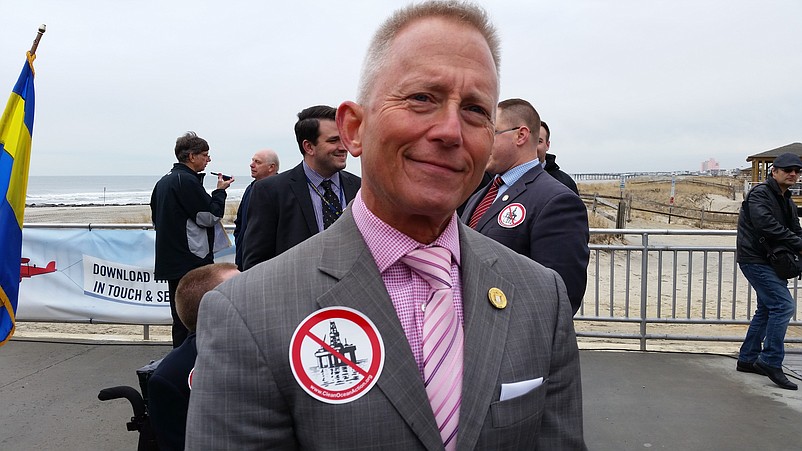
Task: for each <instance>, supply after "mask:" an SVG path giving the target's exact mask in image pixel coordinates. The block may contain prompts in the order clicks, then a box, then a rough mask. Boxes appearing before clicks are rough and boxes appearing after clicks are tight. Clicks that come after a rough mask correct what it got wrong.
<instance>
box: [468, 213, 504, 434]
mask: <svg viewBox="0 0 802 451" xmlns="http://www.w3.org/2000/svg"><path fill="white" fill-rule="evenodd" d="M460 249H461V253H462V260H461V274H462V305H463V309H464V317H465V318H464V324H465V327H464V331H465V349H464V355H463V359H464V370H463V376H462V403H461V405H460V420H459V434H458V438H457V440H458V442H457V447H458V448H459V449H474V448H475V447H476V442H477V440H478V439H479V433H480V431H481V430H482V425H483V424H484V421H485V419H486V417H487V412H488V406H489V405H490V403H491V402H492V401H493V400H494V397H496V393H497V390H500V388H499V386H498V383H499V382H498V377H499V371H500V368H501V359H502V358H503V356H504V347H505V343H506V341H507V333H508V327H509V320H510V310H511V309H508V308H505V309H497V308H495V307H493V306H492V305H491V304H490V302H489V298H488V291H489V290H490V288H494V287H495V288H499V289H500V290H501V291H502V292H504V294H505V295H506V296H507V299H508V300H510V301H512V300H513V299H514V295H515V289H514V285H513V284H512V283H511V282H509V281H507V280H506V279H504V278H503V277H502V276H501V275H500V274H498V273H497V272H496V271H495V270H494V269H493V265H494V264H495V262H496V260H497V258H496V257H495V253H494V252H493V250H492V249H490V248H489V247H488V246H487V245H486V242H485V239H483V238H482V237H479V236H477V235H475V232H474V231H472V230H471V229H470V228H469V227H468V226H467V225H465V224H460Z"/></svg>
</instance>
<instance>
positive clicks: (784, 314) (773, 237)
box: [736, 153, 802, 390]
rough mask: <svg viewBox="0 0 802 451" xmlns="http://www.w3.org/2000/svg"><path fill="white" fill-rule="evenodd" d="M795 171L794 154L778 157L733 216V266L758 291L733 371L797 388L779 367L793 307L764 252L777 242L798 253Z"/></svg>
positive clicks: (800, 231) (801, 247) (799, 162)
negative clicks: (735, 221) (735, 225)
mask: <svg viewBox="0 0 802 451" xmlns="http://www.w3.org/2000/svg"><path fill="white" fill-rule="evenodd" d="M800 171H802V159H800V158H799V156H797V155H794V154H791V153H784V154H782V155H780V156H778V157H777V158H776V159H775V160H774V164H773V165H772V168H771V177H769V178H768V179H767V180H766V181H765V182H764V183H761V184H759V185H757V186H755V187H754V188H752V190H751V191H750V192H749V194H748V195H747V197H746V200H744V202H743V206H742V208H741V214H740V215H739V217H738V239H737V255H738V266H740V268H741V272H743V274H744V276H745V277H746V280H748V281H749V283H750V284H751V285H752V287H753V288H754V289H755V292H756V293H757V309H756V310H755V314H754V316H752V321H751V323H750V324H749V330H748V331H747V332H746V338H744V343H743V345H741V351H740V354H739V355H738V364H737V367H736V369H737V370H738V371H743V372H747V373H757V374H762V375H766V376H768V377H769V379H771V381H772V382H774V383H775V384H777V385H778V386H780V387H781V388H784V389H787V390H796V389H797V386H796V384H794V383H793V382H791V381H789V380H788V378H787V377H786V376H785V374H784V373H783V369H782V363H783V358H784V357H785V346H784V341H785V332H786V330H787V328H788V322H789V321H790V320H791V317H792V316H793V315H794V312H795V311H796V301H795V300H794V298H793V297H792V296H791V293H790V292H789V291H788V281H787V280H785V279H782V278H780V277H779V276H778V275H777V273H775V271H774V269H773V268H772V266H771V265H770V264H769V260H768V257H767V254H768V249H769V248H774V247H776V246H779V245H784V246H786V247H788V248H789V249H791V250H793V251H794V252H797V253H802V228H800V226H799V217H798V216H797V209H796V205H795V204H794V201H793V200H792V199H791V193H790V191H788V188H790V187H791V186H793V185H794V184H795V183H796V181H797V179H798V178H799V174H800Z"/></svg>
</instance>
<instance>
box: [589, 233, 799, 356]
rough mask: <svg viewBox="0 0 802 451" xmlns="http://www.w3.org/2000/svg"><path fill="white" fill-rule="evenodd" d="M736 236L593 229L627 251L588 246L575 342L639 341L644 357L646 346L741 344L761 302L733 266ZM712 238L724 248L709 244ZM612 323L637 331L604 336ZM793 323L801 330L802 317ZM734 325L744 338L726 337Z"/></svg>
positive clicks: (794, 286) (794, 290)
mask: <svg viewBox="0 0 802 451" xmlns="http://www.w3.org/2000/svg"><path fill="white" fill-rule="evenodd" d="M735 235H736V231H735V230H653V229H591V236H602V237H616V236H617V237H619V239H618V240H617V241H621V242H622V244H591V245H590V249H591V258H590V264H589V265H588V287H587V291H586V293H585V298H584V301H583V304H582V306H581V308H580V310H579V312H578V313H577V315H576V316H575V317H574V319H575V324H576V325H577V336H580V337H595V338H608V339H609V338H613V339H636V340H639V341H640V349H641V350H646V343H647V341H648V340H677V341H722V342H723V341H732V342H739V341H742V340H743V333H744V331H743V325H747V324H749V321H750V319H751V317H752V313H753V311H754V307H755V303H754V298H755V296H754V290H753V289H752V288H751V286H750V285H749V283H748V282H747V280H746V279H745V278H744V276H743V275H742V274H741V272H740V270H739V269H738V265H737V263H736V262H735ZM631 237H634V239H631ZM714 237H718V238H716V241H719V243H716V244H711V243H710V241H712V238H714ZM721 237H723V238H721ZM621 238H626V239H621ZM638 238H639V241H640V242H639V243H636V242H637V241H638ZM592 241H594V240H592ZM723 242H726V243H723ZM644 274H645V277H644V276H643V275H644ZM789 288H790V289H791V294H792V296H793V297H794V298H795V299H797V297H798V294H799V281H798V280H793V281H790V285H789ZM610 323H624V324H628V325H629V328H630V329H636V330H630V331H628V332H627V331H622V330H620V329H622V328H623V329H626V328H627V326H622V327H621V328H616V329H617V330H614V331H606V330H609V329H610ZM790 324H791V325H792V326H800V325H802V322H799V321H798V319H797V315H796V313H795V314H794V317H793V318H792V321H791V323H790ZM695 325H701V327H700V326H695ZM733 326H738V327H737V329H738V335H729V334H728V333H731V329H734V327H733ZM677 332H685V333H677ZM702 332H705V333H702ZM786 342H787V343H802V339H800V338H795V337H787V338H786Z"/></svg>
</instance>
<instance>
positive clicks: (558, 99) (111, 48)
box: [0, 0, 802, 175]
mask: <svg viewBox="0 0 802 451" xmlns="http://www.w3.org/2000/svg"><path fill="white" fill-rule="evenodd" d="M406 3H407V2H403V1H390V0H369V1H368V0H365V1H349V0H338V1H331V0H328V1H318V0H313V1H306V0H298V1H283V2H258V1H254V0H251V1H240V0H228V1H225V2H223V1H211V0H192V1H190V0H137V1H134V0H115V1H108V0H98V1H89V0H75V1H63V0H25V1H11V0H3V2H2V3H0V17H2V18H3V26H2V27H0V99H2V102H3V104H5V100H6V99H7V98H8V97H7V96H8V94H9V93H10V92H11V88H12V87H13V85H14V83H15V82H16V79H17V77H18V76H19V72H20V69H21V68H22V65H23V62H24V54H25V51H26V50H28V49H29V48H30V45H31V42H32V41H33V38H34V37H35V36H36V29H37V27H38V26H39V24H41V23H45V24H47V32H46V33H45V35H44V37H43V39H42V42H41V44H40V46H39V50H38V52H37V56H38V58H37V60H36V63H35V68H36V119H35V126H34V136H33V155H32V158H31V174H32V175H57V174H72V175H107V174H108V175H158V174H162V173H164V172H166V171H167V170H168V169H169V167H170V166H171V165H172V163H173V162H174V161H175V157H174V154H173V148H174V146H175V139H176V138H177V137H178V136H179V135H181V134H182V133H184V132H185V131H187V130H194V131H196V132H197V133H198V134H199V135H200V136H202V137H204V138H205V139H207V140H208V141H209V144H210V146H211V155H212V163H211V164H210V166H209V168H208V169H209V170H213V171H223V172H227V173H233V174H235V175H237V174H248V168H247V165H248V163H249V162H250V157H251V155H252V154H253V152H254V151H255V150H257V149H259V148H264V147H270V148H273V149H275V150H276V151H277V152H279V156H280V158H281V165H282V170H286V169H289V168H291V167H292V166H294V165H296V164H298V163H299V162H300V161H301V155H300V152H299V151H298V148H297V145H296V143H295V138H294V134H293V131H292V130H293V124H294V123H295V120H296V114H297V113H298V111H300V110H302V109H303V108H305V107H307V106H310V105H315V104H329V105H332V106H337V105H338V104H339V103H340V102H342V101H344V100H353V99H354V98H355V93H356V86H357V77H358V74H359V68H360V65H361V62H362V57H363V55H364V53H365V49H366V47H367V44H368V41H369V39H370V37H371V35H372V33H373V31H374V30H375V28H376V26H377V25H378V23H379V22H380V21H381V20H383V19H384V18H386V17H387V15H388V14H389V13H390V12H391V11H392V10H394V9H396V8H397V7H399V6H401V5H405V4H406ZM479 3H480V4H482V5H484V7H485V8H486V9H487V10H488V12H489V13H490V16H491V17H492V19H493V22H494V23H495V25H496V26H497V28H498V29H499V31H500V35H501V39H502V58H501V60H502V62H501V99H505V98H511V97H520V98H523V99H526V100H529V101H530V102H532V104H533V105H535V107H536V108H537V110H538V111H539V112H540V114H541V116H542V118H543V119H544V120H545V121H547V122H548V123H549V125H550V126H551V129H552V139H551V144H552V147H551V152H552V153H554V154H556V155H557V156H558V159H557V162H558V163H559V164H560V166H561V167H562V169H563V170H565V171H566V172H569V173H582V172H631V171H641V170H643V171H654V170H667V171H674V170H699V168H700V165H701V162H702V161H705V160H707V159H709V158H715V159H716V160H717V161H718V162H719V163H720V165H721V167H722V168H736V167H745V166H747V163H746V161H745V159H746V156H748V155H751V154H754V153H758V152H762V151H765V150H769V149H773V148H775V147H779V146H783V145H786V144H789V143H792V142H800V141H802V79H801V78H800V77H801V76H802V1H799V0H787V1H780V0H765V1H759V2H758V1H739V0H709V1H706V0H670V1H668V0H667V1H650V0H608V1H601V0H573V1H538V0H521V1H514V0H482V1H480V2H479ZM348 164H349V167H348V169H349V170H351V171H352V172H356V173H360V172H361V171H360V170H359V161H358V160H353V159H351V160H349V163H348Z"/></svg>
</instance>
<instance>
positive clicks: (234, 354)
mask: <svg viewBox="0 0 802 451" xmlns="http://www.w3.org/2000/svg"><path fill="white" fill-rule="evenodd" d="M498 54H499V50H498V40H497V38H496V34H495V31H494V29H493V27H492V25H490V24H489V22H488V20H487V17H486V15H485V13H484V11H483V10H482V9H480V8H478V7H476V6H473V5H470V4H464V3H462V2H453V1H445V2H443V1H434V2H425V3H422V4H418V5H415V6H410V7H407V8H404V9H402V10H399V11H397V12H396V13H395V14H394V15H393V17H392V18H391V19H390V20H388V21H387V22H385V23H384V25H383V26H382V27H381V28H380V29H379V31H378V32H377V34H376V35H375V37H374V39H373V41H372V43H371V46H370V49H369V54H368V57H367V58H366V63H365V67H364V71H363V74H362V77H361V83H360V89H359V94H358V100H359V103H354V102H345V103H343V104H342V105H340V107H339V109H338V111H337V126H338V129H339V130H340V136H341V137H342V139H343V142H344V143H345V145H346V147H347V148H348V150H349V152H350V153H351V154H352V155H353V156H355V157H360V159H361V163H362V175H363V183H362V188H361V190H360V192H359V193H358V195H357V196H356V198H355V199H354V201H353V203H352V204H351V206H350V207H349V208H348V209H347V210H346V212H345V213H344V214H343V216H342V218H340V219H339V220H338V221H337V222H336V223H334V224H333V225H332V226H331V227H330V228H328V229H327V230H325V231H323V232H322V233H320V234H318V235H315V236H313V237H312V238H310V239H308V240H306V241H304V242H303V243H301V244H299V245H298V246H296V247H294V248H292V249H290V250H288V251H287V252H285V253H284V254H282V255H280V256H278V257H276V258H274V259H271V260H268V261H266V262H264V263H262V264H259V265H257V266H255V267H254V268H252V269H251V270H249V271H247V272H245V273H243V274H242V275H241V276H238V277H237V278H235V279H233V280H231V281H229V282H228V283H226V284H223V285H222V286H220V287H218V289H217V290H215V291H213V292H211V293H209V294H208V295H207V296H206V297H205V298H204V301H203V303H202V304H201V311H200V314H199V324H198V359H197V362H196V366H195V372H194V380H193V386H192V397H191V399H190V408H189V418H188V421H187V449H204V450H206V449H232V450H234V449H236V450H243V449H382V448H383V449H398V450H423V449H428V450H442V449H449V450H451V449H460V450H463V449H465V450H467V449H493V450H520V449H544V450H552V449H555V450H556V449H561V450H564V449H585V445H584V439H583V434H582V393H581V379H580V371H579V353H578V349H577V345H576V337H575V335H574V330H573V325H572V319H571V308H570V304H569V303H568V299H567V294H566V291H565V285H564V284H563V283H562V280H561V279H560V277H559V276H558V275H557V273H555V272H554V271H551V270H549V269H546V268H544V267H543V266H541V265H539V264H538V263H535V262H533V261H531V260H530V259H528V258H525V257H523V256H520V255H518V254H516V253H514V252H512V251H511V250H509V249H507V248H506V247H504V246H502V245H500V244H498V243H496V242H494V241H493V240H490V239H488V238H486V237H483V236H482V235H481V234H478V233H476V232H475V231H473V230H471V229H469V228H468V227H466V226H464V225H462V224H460V222H459V221H458V218H457V216H456V214H455V209H456V208H457V206H459V205H460V204H461V203H462V202H463V201H464V200H465V199H466V198H467V197H468V195H469V194H470V192H471V191H472V189H473V187H474V186H476V185H477V183H478V182H479V179H480V178H481V177H482V173H483V170H484V167H485V163H486V161H487V158H488V156H489V153H490V149H491V146H492V141H493V122H494V118H495V105H496V102H497V100H498V89H499V88H498V86H499V85H498V83H499V81H498V80H499V79H498V69H497V68H498ZM420 249H426V250H434V249H438V250H440V251H442V250H448V251H450V256H451V263H450V272H449V274H450V277H449V276H444V277H445V279H441V280H442V281H443V282H445V283H446V284H447V285H450V288H449V293H451V294H453V305H452V307H453V310H452V315H453V312H454V311H455V312H456V315H453V316H452V318H453V317H455V316H456V317H458V318H459V321H458V324H459V326H456V330H458V335H459V336H460V338H463V339H464V345H462V346H456V347H455V348H454V349H451V350H450V353H451V354H452V355H453V353H454V351H455V350H458V352H459V353H460V354H461V355H460V356H459V357H460V358H461V359H462V367H463V368H464V370H463V371H459V372H451V373H449V377H450V378H451V380H453V382H454V386H460V385H461V390H460V391H458V392H457V394H458V395H459V394H461V398H459V401H458V404H457V405H458V409H457V412H458V413H457V415H456V417H457V418H458V428H457V431H456V433H455V435H452V436H448V437H446V436H444V435H443V434H442V431H441V429H440V426H439V425H440V424H441V419H442V418H443V416H442V412H440V411H437V412H435V410H437V409H433V408H432V405H433V404H436V400H434V399H433V398H432V395H431V393H430V392H429V389H430V386H429V381H428V380H427V381H426V382H424V378H423V376H422V375H423V374H424V373H426V372H427V371H428V368H429V363H430V362H428V361H425V359H424V358H423V355H424V353H426V352H427V351H425V348H426V346H427V344H426V343H427V341H426V339H427V337H426V336H422V330H425V328H426V326H427V325H426V324H421V321H422V320H423V319H424V317H425V315H426V314H427V312H429V310H430V308H427V306H428V305H429V303H430V302H429V301H431V302H432V303H434V302H435V301H432V298H426V297H425V295H426V293H427V291H426V290H427V289H426V288H422V287H424V286H428V285H427V284H428V283H432V282H427V281H426V280H424V279H423V278H422V277H421V276H419V275H418V274H417V273H416V272H415V271H414V270H412V269H411V268H412V267H411V266H408V265H409V264H408V263H407V262H406V261H404V259H405V258H408V257H409V255H410V254H409V252H410V251H411V252H412V253H414V252H417V251H418V250H420ZM448 266H449V265H446V264H444V265H443V267H442V268H441V269H442V270H444V271H447V267H448ZM446 279H450V280H446ZM421 293H423V294H424V296H423V297H421V296H419V295H420V294H421ZM440 299H443V298H440ZM444 304H446V303H441V304H439V306H442V305H444ZM425 319H427V320H428V319H429V317H428V316H426V317H425ZM459 341H463V340H459ZM421 345H423V348H424V350H423V351H422V349H421ZM449 396H451V394H449ZM452 438H453V440H452Z"/></svg>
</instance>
